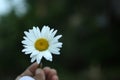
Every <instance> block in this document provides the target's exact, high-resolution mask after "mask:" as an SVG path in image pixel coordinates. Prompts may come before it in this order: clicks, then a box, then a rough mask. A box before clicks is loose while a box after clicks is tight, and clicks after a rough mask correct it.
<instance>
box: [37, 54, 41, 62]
mask: <svg viewBox="0 0 120 80" xmlns="http://www.w3.org/2000/svg"><path fill="white" fill-rule="evenodd" d="M41 59H42V55H41V54H39V55H38V56H37V63H38V64H39V63H40V62H41Z"/></svg>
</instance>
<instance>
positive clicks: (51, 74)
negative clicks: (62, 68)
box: [48, 69, 57, 80]
mask: <svg viewBox="0 0 120 80" xmlns="http://www.w3.org/2000/svg"><path fill="white" fill-rule="evenodd" d="M55 75H57V71H56V70H55V69H50V71H49V73H48V79H51V80H52V77H53V76H55Z"/></svg>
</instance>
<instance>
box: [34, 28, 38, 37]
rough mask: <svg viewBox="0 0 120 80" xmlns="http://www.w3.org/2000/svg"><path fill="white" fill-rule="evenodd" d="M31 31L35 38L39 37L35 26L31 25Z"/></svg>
mask: <svg viewBox="0 0 120 80" xmlns="http://www.w3.org/2000/svg"><path fill="white" fill-rule="evenodd" d="M33 33H34V36H35V37H36V38H39V36H38V34H39V33H37V28H36V27H33Z"/></svg>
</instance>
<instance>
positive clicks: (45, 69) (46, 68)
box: [43, 67, 50, 75]
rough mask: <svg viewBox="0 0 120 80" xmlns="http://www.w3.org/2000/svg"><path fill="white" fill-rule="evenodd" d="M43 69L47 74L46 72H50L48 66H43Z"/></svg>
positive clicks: (46, 73)
mask: <svg viewBox="0 0 120 80" xmlns="http://www.w3.org/2000/svg"><path fill="white" fill-rule="evenodd" d="M43 71H44V72H45V75H48V73H49V72H50V67H45V68H43Z"/></svg>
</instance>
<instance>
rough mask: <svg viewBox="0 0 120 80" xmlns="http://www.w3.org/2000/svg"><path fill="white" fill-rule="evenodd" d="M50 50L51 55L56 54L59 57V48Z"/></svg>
mask: <svg viewBox="0 0 120 80" xmlns="http://www.w3.org/2000/svg"><path fill="white" fill-rule="evenodd" d="M49 50H50V52H51V53H52V54H57V55H59V54H60V52H59V51H60V49H59V48H51V49H49Z"/></svg>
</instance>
